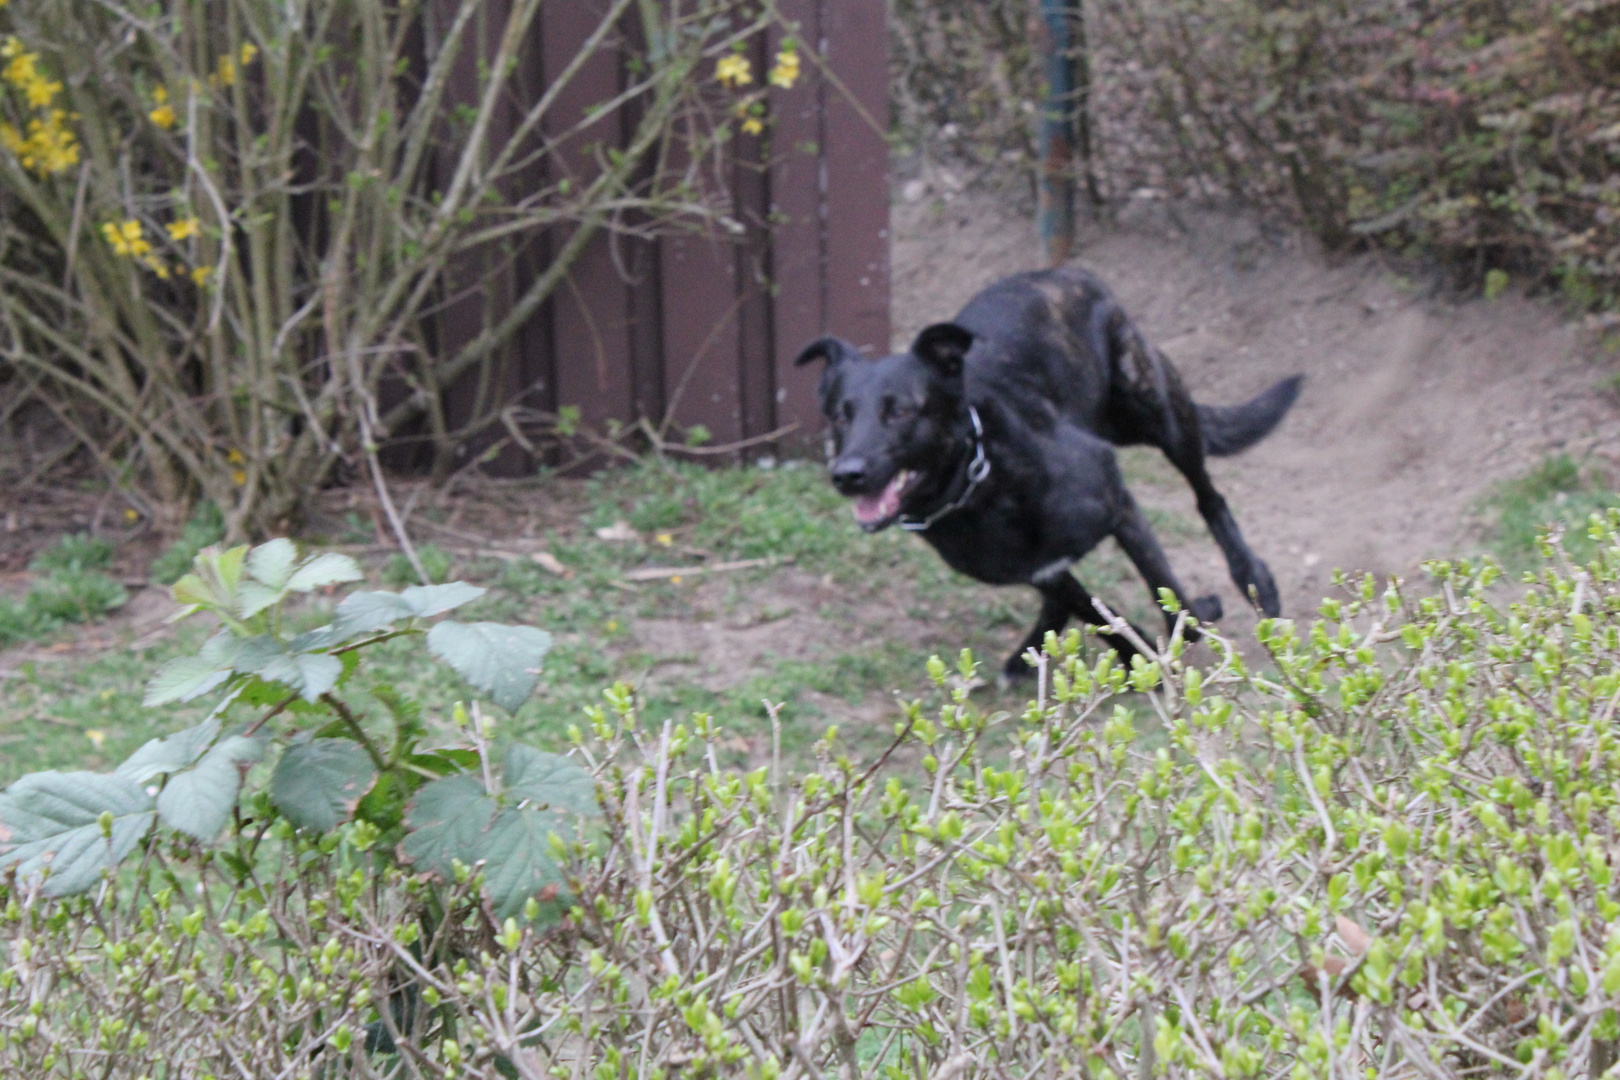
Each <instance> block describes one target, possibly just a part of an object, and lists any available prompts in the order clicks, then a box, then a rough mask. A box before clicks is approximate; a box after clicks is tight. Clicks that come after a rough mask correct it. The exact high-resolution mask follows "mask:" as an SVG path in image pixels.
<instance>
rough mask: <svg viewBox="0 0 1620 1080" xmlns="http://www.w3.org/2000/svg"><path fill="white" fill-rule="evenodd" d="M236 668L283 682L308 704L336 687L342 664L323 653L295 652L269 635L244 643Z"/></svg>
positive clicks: (340, 661) (341, 671)
mask: <svg viewBox="0 0 1620 1080" xmlns="http://www.w3.org/2000/svg"><path fill="white" fill-rule="evenodd" d="M236 669H237V670H238V671H245V672H248V673H250V674H253V675H257V676H259V677H260V678H263V679H268V680H271V681H273V682H278V683H281V684H282V685H283V686H286V687H287V688H288V689H290V690H292V691H294V692H295V693H297V694H298V695H299V696H300V697H302V698H303V699H304V700H305V701H314V700H316V699H317V698H319V697H320V696H321V695H322V694H324V693H326V692H327V691H328V690H330V689H332V687H334V686H336V685H337V681H338V679H339V678H340V677H341V676H342V675H343V661H342V660H340V659H338V658H337V657H335V656H330V655H328V654H326V653H321V652H294V651H292V649H290V648H288V646H287V643H286V642H284V641H281V640H280V639H278V638H275V637H272V636H270V635H268V634H263V635H260V636H259V637H255V638H249V639H248V640H246V641H244V642H242V648H241V653H240V654H239V655H238V656H237V659H236Z"/></svg>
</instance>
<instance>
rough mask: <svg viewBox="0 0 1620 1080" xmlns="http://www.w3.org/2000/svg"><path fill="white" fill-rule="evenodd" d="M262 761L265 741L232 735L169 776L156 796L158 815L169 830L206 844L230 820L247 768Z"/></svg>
mask: <svg viewBox="0 0 1620 1080" xmlns="http://www.w3.org/2000/svg"><path fill="white" fill-rule="evenodd" d="M263 758H264V740H262V739H250V738H247V737H245V736H242V735H231V736H228V737H227V738H225V739H223V740H221V741H220V742H219V744H218V745H216V746H215V747H214V748H213V749H212V750H210V751H208V753H206V754H204V755H203V756H202V759H201V760H200V761H198V762H197V764H196V765H195V766H193V767H191V768H189V769H185V770H182V771H180V772H177V773H173V774H171V775H170V777H169V780H168V783H166V784H164V785H163V790H162V791H160V792H159V793H158V797H157V809H158V816H159V817H160V818H162V820H163V823H164V824H165V825H167V826H169V827H170V828H171V829H178V830H180V831H181V832H183V833H186V834H188V835H190V836H194V837H196V838H197V839H198V840H202V841H205V842H206V841H209V840H212V839H213V838H214V837H216V836H218V835H219V831H220V830H221V829H223V828H224V827H225V823H226V822H227V821H229V820H230V816H231V810H232V809H233V808H234V807H235V806H236V797H237V795H238V794H239V793H240V792H241V790H242V776H243V773H244V772H246V770H247V767H248V766H250V765H252V764H253V763H254V762H256V761H260V760H262V759H263Z"/></svg>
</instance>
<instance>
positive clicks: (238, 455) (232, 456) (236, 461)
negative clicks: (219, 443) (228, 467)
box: [225, 448, 247, 465]
mask: <svg viewBox="0 0 1620 1080" xmlns="http://www.w3.org/2000/svg"><path fill="white" fill-rule="evenodd" d="M225 460H226V461H228V462H230V463H231V464H232V465H240V464H242V463H243V462H244V461H246V460H247V458H245V457H243V456H242V451H240V450H237V449H234V448H233V449H231V450H230V451H228V452H227V453H226V454H225Z"/></svg>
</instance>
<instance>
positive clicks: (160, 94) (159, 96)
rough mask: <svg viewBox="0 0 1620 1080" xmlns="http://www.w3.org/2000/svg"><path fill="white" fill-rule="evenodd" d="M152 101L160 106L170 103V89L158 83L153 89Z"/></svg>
mask: <svg viewBox="0 0 1620 1080" xmlns="http://www.w3.org/2000/svg"><path fill="white" fill-rule="evenodd" d="M152 100H153V101H155V102H157V103H158V104H159V105H161V104H163V103H164V102H165V101H168V100H169V88H168V87H167V86H164V85H163V84H162V83H158V84H157V85H156V86H154V87H152Z"/></svg>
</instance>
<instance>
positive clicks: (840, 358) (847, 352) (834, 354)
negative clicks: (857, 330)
mask: <svg viewBox="0 0 1620 1080" xmlns="http://www.w3.org/2000/svg"><path fill="white" fill-rule="evenodd" d="M860 358H861V351H860V350H859V349H857V348H856V347H855V346H853V345H851V344H850V343H849V342H847V341H844V340H843V339H841V338H835V337H824V338H821V339H820V340H819V341H812V342H811V343H810V344H808V345H806V346H805V347H804V352H802V353H800V354H799V356H798V359H796V360H794V361H793V366H794V367H803V366H804V365H806V364H809V363H813V362H814V361H817V360H825V361H827V366H828V367H837V366H838V365H839V364H842V363H843V362H844V361H846V360H859V359H860Z"/></svg>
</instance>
